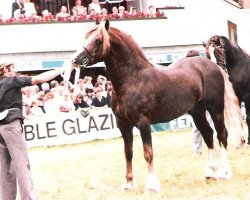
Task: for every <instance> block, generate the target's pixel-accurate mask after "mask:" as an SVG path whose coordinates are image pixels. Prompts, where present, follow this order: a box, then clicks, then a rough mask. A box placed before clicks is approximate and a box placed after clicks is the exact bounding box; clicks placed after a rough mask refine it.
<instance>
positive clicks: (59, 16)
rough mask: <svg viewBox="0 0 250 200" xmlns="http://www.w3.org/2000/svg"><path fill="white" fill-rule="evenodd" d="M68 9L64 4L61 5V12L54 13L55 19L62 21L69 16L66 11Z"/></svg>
mask: <svg viewBox="0 0 250 200" xmlns="http://www.w3.org/2000/svg"><path fill="white" fill-rule="evenodd" d="M67 11H68V9H67V7H66V6H62V7H61V12H59V13H57V14H56V20H57V21H64V20H65V19H66V18H67V17H69V16H70V14H69V13H67Z"/></svg>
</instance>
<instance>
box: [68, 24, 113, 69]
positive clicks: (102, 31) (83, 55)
mask: <svg viewBox="0 0 250 200" xmlns="http://www.w3.org/2000/svg"><path fill="white" fill-rule="evenodd" d="M108 29H109V21H108V20H106V21H102V22H100V23H99V22H98V21H97V22H96V26H95V27H94V28H92V29H91V30H90V31H88V32H87V33H86V35H85V37H84V39H83V42H82V44H81V47H80V48H79V49H78V50H77V51H76V52H75V54H74V55H73V58H72V63H74V64H75V65H76V66H82V67H86V66H89V65H93V64H95V63H97V62H100V61H103V59H104V57H105V56H106V55H107V54H108V52H109V48H110V42H109V35H108Z"/></svg>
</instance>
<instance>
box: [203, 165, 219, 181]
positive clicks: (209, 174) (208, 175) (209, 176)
mask: <svg viewBox="0 0 250 200" xmlns="http://www.w3.org/2000/svg"><path fill="white" fill-rule="evenodd" d="M216 172H217V166H216V165H210V166H208V168H207V170H206V172H205V175H204V176H205V179H206V180H217V175H216Z"/></svg>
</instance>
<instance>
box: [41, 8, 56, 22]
mask: <svg viewBox="0 0 250 200" xmlns="http://www.w3.org/2000/svg"><path fill="white" fill-rule="evenodd" d="M53 19H54V16H53V15H52V14H51V12H49V11H48V10H44V11H43V12H42V21H45V22H48V21H51V20H53Z"/></svg>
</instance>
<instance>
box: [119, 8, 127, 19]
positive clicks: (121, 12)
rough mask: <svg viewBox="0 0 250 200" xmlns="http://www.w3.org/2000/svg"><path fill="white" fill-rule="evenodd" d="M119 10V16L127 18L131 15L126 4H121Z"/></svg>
mask: <svg viewBox="0 0 250 200" xmlns="http://www.w3.org/2000/svg"><path fill="white" fill-rule="evenodd" d="M118 11H119V13H118V15H119V18H127V17H128V16H129V14H128V12H127V11H126V10H125V7H124V6H119V8H118Z"/></svg>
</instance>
